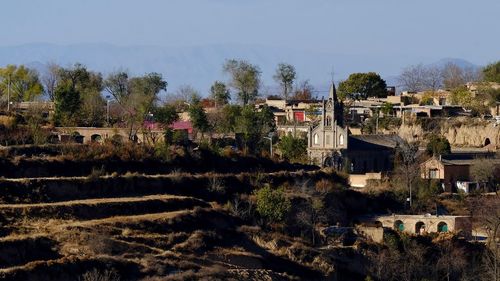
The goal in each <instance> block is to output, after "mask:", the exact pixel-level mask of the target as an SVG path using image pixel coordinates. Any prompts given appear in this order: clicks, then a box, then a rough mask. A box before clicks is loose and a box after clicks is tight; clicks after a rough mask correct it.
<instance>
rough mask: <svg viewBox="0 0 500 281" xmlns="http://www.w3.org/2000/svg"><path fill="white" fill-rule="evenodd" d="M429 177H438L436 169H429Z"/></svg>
mask: <svg viewBox="0 0 500 281" xmlns="http://www.w3.org/2000/svg"><path fill="white" fill-rule="evenodd" d="M429 178H430V179H437V178H439V172H438V169H430V170H429Z"/></svg>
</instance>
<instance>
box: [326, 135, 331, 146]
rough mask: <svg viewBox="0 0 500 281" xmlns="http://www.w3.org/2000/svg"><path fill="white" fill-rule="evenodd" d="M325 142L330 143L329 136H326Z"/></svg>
mask: <svg viewBox="0 0 500 281" xmlns="http://www.w3.org/2000/svg"><path fill="white" fill-rule="evenodd" d="M326 144H330V136H326Z"/></svg>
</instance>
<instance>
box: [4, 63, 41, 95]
mask: <svg viewBox="0 0 500 281" xmlns="http://www.w3.org/2000/svg"><path fill="white" fill-rule="evenodd" d="M9 87H10V101H12V102H21V101H32V100H34V99H35V98H36V97H38V96H40V95H41V94H42V93H43V86H42V84H41V83H40V79H39V77H38V73H37V72H36V71H35V70H33V69H30V68H27V67H25V66H24V65H20V66H16V65H7V67H5V68H0V93H1V94H2V95H7V92H8V88H9Z"/></svg>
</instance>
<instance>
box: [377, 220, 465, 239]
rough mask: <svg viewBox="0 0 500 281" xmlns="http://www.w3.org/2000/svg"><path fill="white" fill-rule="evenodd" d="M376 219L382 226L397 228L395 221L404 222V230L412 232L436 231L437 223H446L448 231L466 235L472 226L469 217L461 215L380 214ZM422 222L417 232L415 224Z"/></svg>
mask: <svg viewBox="0 0 500 281" xmlns="http://www.w3.org/2000/svg"><path fill="white" fill-rule="evenodd" d="M374 219H375V220H376V221H378V222H380V223H382V226H384V227H387V228H391V229H395V230H398V229H397V228H396V227H395V223H396V222H397V221H401V222H403V224H404V231H405V232H408V233H412V234H424V233H430V232H438V225H439V224H440V223H446V225H447V226H448V232H463V234H464V235H465V236H467V237H470V236H471V235H472V227H471V223H470V218H469V217H461V216H423V215H392V216H380V217H376V218H374ZM419 223H420V224H421V223H423V224H424V225H425V227H424V228H422V229H421V230H420V232H417V227H416V226H417V224H419Z"/></svg>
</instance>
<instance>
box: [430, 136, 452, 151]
mask: <svg viewBox="0 0 500 281" xmlns="http://www.w3.org/2000/svg"><path fill="white" fill-rule="evenodd" d="M426 151H427V154H428V155H446V154H450V153H451V146H450V142H449V141H448V140H447V139H446V138H445V137H443V136H440V135H436V134H433V135H431V136H429V142H428V143H427V148H426Z"/></svg>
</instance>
